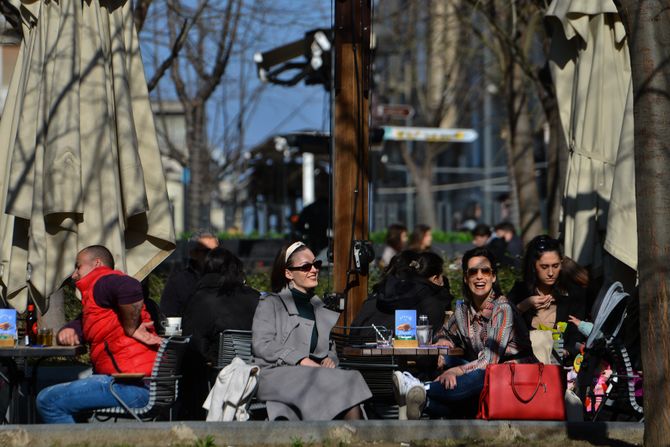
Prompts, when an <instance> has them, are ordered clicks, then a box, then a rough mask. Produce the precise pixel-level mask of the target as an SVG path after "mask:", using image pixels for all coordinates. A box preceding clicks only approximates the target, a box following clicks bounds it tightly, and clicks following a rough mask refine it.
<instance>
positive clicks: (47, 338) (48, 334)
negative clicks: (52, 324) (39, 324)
mask: <svg viewBox="0 0 670 447" xmlns="http://www.w3.org/2000/svg"><path fill="white" fill-rule="evenodd" d="M53 335H54V333H53V329H51V328H41V329H40V330H39V331H38V332H37V344H38V345H42V346H52V345H53Z"/></svg>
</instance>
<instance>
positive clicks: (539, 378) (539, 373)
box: [509, 363, 546, 404]
mask: <svg viewBox="0 0 670 447" xmlns="http://www.w3.org/2000/svg"><path fill="white" fill-rule="evenodd" d="M514 366H515V365H514V363H510V364H509V368H510V371H511V373H512V392H513V393H514V395H515V396H516V398H517V399H519V400H520V401H521V402H523V403H524V404H527V403H528V402H530V401H531V400H533V398H534V397H535V395H536V394H537V390H539V389H540V385H541V384H542V372H543V371H544V363H538V364H537V369H538V375H537V385H536V386H535V391H533V394H531V396H530V397H529V398H528V399H524V398H523V397H521V396H519V393H517V391H516V386H515V385H514V371H515V369H514ZM545 388H546V387H545Z"/></svg>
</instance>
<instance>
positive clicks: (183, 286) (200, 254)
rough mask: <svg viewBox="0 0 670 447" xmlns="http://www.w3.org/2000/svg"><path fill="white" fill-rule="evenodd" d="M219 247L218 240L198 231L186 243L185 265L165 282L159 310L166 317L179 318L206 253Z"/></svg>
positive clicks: (211, 235)
mask: <svg viewBox="0 0 670 447" xmlns="http://www.w3.org/2000/svg"><path fill="white" fill-rule="evenodd" d="M218 246H219V239H218V238H217V237H216V236H214V235H213V234H212V233H210V232H207V231H198V232H196V233H195V234H194V235H193V236H191V238H190V240H189V242H188V256H189V258H188V261H187V262H186V265H184V266H182V267H178V268H175V269H174V270H172V272H170V275H169V276H168V278H167V280H166V281H165V288H164V289H163V295H162V296H161V302H160V308H161V312H162V313H163V314H164V315H165V316H166V317H181V316H182V315H183V314H184V309H186V304H188V300H189V298H190V297H191V295H193V292H195V286H196V284H197V283H198V279H200V275H201V274H202V268H203V266H204V264H205V258H206V256H207V253H209V251H210V250H211V249H212V248H216V247H218Z"/></svg>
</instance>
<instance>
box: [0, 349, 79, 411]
mask: <svg viewBox="0 0 670 447" xmlns="http://www.w3.org/2000/svg"><path fill="white" fill-rule="evenodd" d="M85 352H86V347H85V346H83V345H77V346H60V345H58V346H42V345H32V346H25V345H16V346H9V347H0V363H1V364H3V365H6V366H7V367H8V368H9V379H10V382H11V383H10V385H11V390H12V396H11V400H10V407H9V422H10V423H13V424H15V423H20V422H24V421H21V420H20V417H19V411H18V410H19V402H20V397H21V390H27V393H28V396H27V397H28V400H27V407H28V417H27V422H28V423H32V422H34V421H35V397H36V396H35V391H36V390H35V379H36V377H37V368H38V367H39V365H40V363H41V362H42V361H43V360H45V359H47V358H52V357H76V356H78V355H81V354H84V353H85ZM31 360H34V362H31ZM31 363H32V364H31ZM29 372H30V374H28V373H29Z"/></svg>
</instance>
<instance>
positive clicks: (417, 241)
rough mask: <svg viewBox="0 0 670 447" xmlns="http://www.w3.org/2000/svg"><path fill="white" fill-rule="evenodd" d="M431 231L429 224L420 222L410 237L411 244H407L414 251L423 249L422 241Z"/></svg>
mask: <svg viewBox="0 0 670 447" xmlns="http://www.w3.org/2000/svg"><path fill="white" fill-rule="evenodd" d="M429 231H430V227H429V226H428V225H424V224H419V225H417V226H416V227H414V231H412V235H411V236H410V237H409V244H407V246H408V248H409V249H410V250H414V251H421V250H423V249H422V248H421V243H422V242H423V238H424V236H425V235H426V233H428V232H429Z"/></svg>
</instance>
